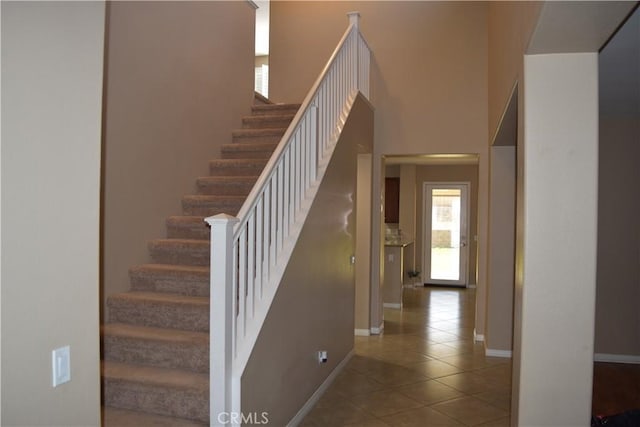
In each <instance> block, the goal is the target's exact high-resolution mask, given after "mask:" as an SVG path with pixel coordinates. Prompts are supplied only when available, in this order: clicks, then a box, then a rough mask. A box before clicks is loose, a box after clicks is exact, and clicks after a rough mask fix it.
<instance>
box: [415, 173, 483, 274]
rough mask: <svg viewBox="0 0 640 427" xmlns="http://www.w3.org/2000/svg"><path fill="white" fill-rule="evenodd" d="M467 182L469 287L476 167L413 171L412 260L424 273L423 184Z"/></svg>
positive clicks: (475, 223)
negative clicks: (413, 238)
mask: <svg viewBox="0 0 640 427" xmlns="http://www.w3.org/2000/svg"><path fill="white" fill-rule="evenodd" d="M428 181H432V182H469V183H470V186H469V210H470V212H471V217H470V218H469V238H468V242H469V269H468V276H467V280H468V281H469V284H475V283H476V269H477V265H478V263H477V260H478V258H477V253H478V242H476V241H474V238H473V236H475V235H477V234H478V166H476V165H459V166H455V165H450V166H435V165H432V166H418V167H417V168H416V181H415V185H416V186H415V188H416V242H415V248H416V252H415V257H416V265H417V266H418V267H419V270H420V271H422V272H423V273H424V272H425V271H424V267H423V266H422V257H423V247H422V246H423V242H422V239H423V237H424V234H423V233H424V224H423V215H424V194H423V184H424V183H425V182H428Z"/></svg>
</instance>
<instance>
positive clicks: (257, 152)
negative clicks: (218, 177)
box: [220, 142, 278, 159]
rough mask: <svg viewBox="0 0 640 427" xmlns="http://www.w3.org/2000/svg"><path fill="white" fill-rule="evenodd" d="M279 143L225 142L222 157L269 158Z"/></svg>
mask: <svg viewBox="0 0 640 427" xmlns="http://www.w3.org/2000/svg"><path fill="white" fill-rule="evenodd" d="M277 146H278V144H277V143H264V142H260V143H249V142H245V143H242V144H237V143H236V144H223V145H222V148H221V150H220V151H221V153H222V157H223V158H225V159H269V158H270V157H271V154H273V151H274V150H275V149H276V147H277Z"/></svg>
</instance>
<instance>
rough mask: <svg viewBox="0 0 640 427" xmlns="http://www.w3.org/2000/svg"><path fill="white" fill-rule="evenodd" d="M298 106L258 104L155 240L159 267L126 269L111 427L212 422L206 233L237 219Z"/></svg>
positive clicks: (108, 337) (105, 366)
mask: <svg viewBox="0 0 640 427" xmlns="http://www.w3.org/2000/svg"><path fill="white" fill-rule="evenodd" d="M299 107H300V106H299V105H295V104H268V103H265V102H264V101H260V100H259V99H257V100H256V103H255V105H253V107H252V115H251V116H249V117H245V118H243V120H242V129H239V130H236V131H234V132H233V139H232V142H231V143H230V144H225V145H223V146H222V149H221V158H220V159H215V160H211V161H210V175H209V176H205V177H200V178H198V179H197V180H196V188H197V194H194V195H187V196H184V197H183V198H182V209H183V214H182V215H179V216H171V217H169V218H168V219H167V221H166V226H167V238H165V239H156V240H152V241H150V242H149V244H148V247H149V253H150V256H151V260H152V263H150V264H144V265H138V266H134V267H132V268H131V269H130V271H129V276H130V285H131V288H130V291H129V292H125V293H121V294H115V295H111V296H109V297H108V298H107V315H108V323H106V324H104V325H103V327H102V351H103V362H102V387H103V405H104V406H105V408H104V425H106V426H110V425H111V426H127V425H132V426H133V425H135V426H141V425H158V426H193V425H202V424H207V425H208V424H209V277H210V274H209V253H210V250H209V249H210V242H209V229H208V227H207V225H206V223H205V221H204V218H205V217H207V216H210V215H215V214H218V213H227V214H231V215H235V214H237V212H238V211H239V209H240V207H241V206H242V204H243V202H244V201H245V198H246V196H247V195H248V194H249V192H250V191H251V189H252V187H253V185H254V183H255V182H256V180H257V179H258V176H259V175H260V173H261V171H262V169H263V168H264V166H265V165H266V163H267V161H268V159H269V157H270V156H271V153H272V152H273V151H274V149H275V148H276V146H277V144H278V142H279V141H280V139H281V137H282V136H283V134H284V133H285V130H286V128H287V126H288V125H289V123H290V122H291V120H292V119H293V117H294V115H295V113H296V111H297V109H298V108H299Z"/></svg>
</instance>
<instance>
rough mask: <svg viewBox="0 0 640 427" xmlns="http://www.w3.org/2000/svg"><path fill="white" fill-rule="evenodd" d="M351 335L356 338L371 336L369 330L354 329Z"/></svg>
mask: <svg viewBox="0 0 640 427" xmlns="http://www.w3.org/2000/svg"><path fill="white" fill-rule="evenodd" d="M353 334H354V335H355V336H357V337H368V336H369V335H371V331H370V330H369V329H354V330H353Z"/></svg>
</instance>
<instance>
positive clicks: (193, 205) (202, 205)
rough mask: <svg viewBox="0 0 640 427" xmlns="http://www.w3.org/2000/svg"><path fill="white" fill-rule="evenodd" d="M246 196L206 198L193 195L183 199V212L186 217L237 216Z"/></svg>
mask: <svg viewBox="0 0 640 427" xmlns="http://www.w3.org/2000/svg"><path fill="white" fill-rule="evenodd" d="M245 199H246V197H245V196H206V195H198V194H196V195H191V196H184V197H183V198H182V211H183V213H184V214H185V215H192V216H200V215H202V216H211V215H217V214H220V213H226V214H228V215H233V216H235V215H236V214H237V213H238V211H239V210H240V208H241V207H242V204H243V203H244V201H245Z"/></svg>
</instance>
